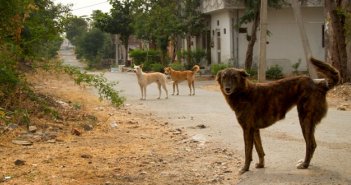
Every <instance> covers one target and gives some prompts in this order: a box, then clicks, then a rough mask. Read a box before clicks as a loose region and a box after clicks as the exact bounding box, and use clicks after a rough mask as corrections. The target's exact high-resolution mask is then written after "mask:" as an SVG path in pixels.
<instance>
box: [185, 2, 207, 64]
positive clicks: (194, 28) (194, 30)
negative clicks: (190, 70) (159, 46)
mask: <svg viewBox="0 0 351 185" xmlns="http://www.w3.org/2000/svg"><path fill="white" fill-rule="evenodd" d="M182 4H183V7H182V9H181V13H180V17H181V22H182V24H183V25H182V27H183V31H184V34H185V38H186V40H187V51H188V53H189V54H188V59H187V60H188V62H189V63H190V62H191V60H192V59H191V55H190V53H191V36H199V35H200V34H201V33H202V32H203V31H204V29H205V27H206V26H205V17H204V15H203V14H202V13H201V12H200V10H199V8H198V7H200V5H201V1H200V0H183V1H182Z"/></svg>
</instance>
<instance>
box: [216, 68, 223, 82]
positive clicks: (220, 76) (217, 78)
mask: <svg viewBox="0 0 351 185" xmlns="http://www.w3.org/2000/svg"><path fill="white" fill-rule="evenodd" d="M222 73H223V70H220V71H218V73H217V75H216V80H217V82H218V83H219V84H220V83H221V79H222Z"/></svg>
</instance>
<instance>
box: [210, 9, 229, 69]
mask: <svg viewBox="0 0 351 185" xmlns="http://www.w3.org/2000/svg"><path fill="white" fill-rule="evenodd" d="M217 21H219V25H218V24H217ZM224 29H225V30H226V31H225V33H224ZM231 30H232V29H231V16H230V12H229V11H221V12H217V13H213V14H211V41H213V42H214V45H213V47H212V48H211V57H212V64H216V63H226V62H228V60H229V59H230V58H232V57H233V56H232V55H233V54H232V49H231V48H232V45H233V44H232V42H231V41H232V40H233V39H232V34H231ZM217 32H220V38H221V61H218V59H217V58H218V56H217V44H218V43H217V38H218V37H217ZM213 33H214V34H213Z"/></svg>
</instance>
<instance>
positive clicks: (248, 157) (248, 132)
mask: <svg viewBox="0 0 351 185" xmlns="http://www.w3.org/2000/svg"><path fill="white" fill-rule="evenodd" d="M243 131H244V142H245V164H244V166H243V167H242V168H241V169H240V171H239V174H243V173H245V172H246V171H249V168H250V164H251V161H252V148H253V142H254V129H251V128H244V129H243Z"/></svg>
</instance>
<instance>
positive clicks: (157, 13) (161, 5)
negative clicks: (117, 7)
mask: <svg viewBox="0 0 351 185" xmlns="http://www.w3.org/2000/svg"><path fill="white" fill-rule="evenodd" d="M145 4H146V5H145ZM176 5H177V3H176V2H173V1H171V2H170V1H166V0H160V1H157V2H150V3H147V1H139V4H138V9H139V11H138V13H137V14H136V16H135V19H134V24H133V25H134V30H135V34H136V36H137V37H138V38H139V39H143V40H147V41H149V43H151V44H150V45H151V46H157V48H158V49H160V50H161V55H162V56H161V62H162V63H163V64H165V63H166V59H165V58H166V52H167V47H168V44H169V40H170V39H171V38H173V37H174V36H175V35H176V34H179V33H180V28H179V24H180V22H179V19H178V17H177V14H176V11H174V10H175V9H176V7H177V6H176Z"/></svg>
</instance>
